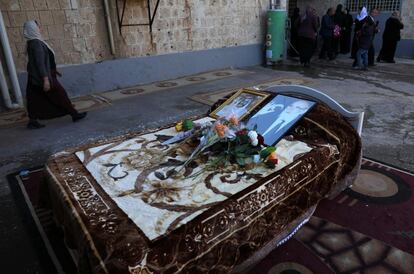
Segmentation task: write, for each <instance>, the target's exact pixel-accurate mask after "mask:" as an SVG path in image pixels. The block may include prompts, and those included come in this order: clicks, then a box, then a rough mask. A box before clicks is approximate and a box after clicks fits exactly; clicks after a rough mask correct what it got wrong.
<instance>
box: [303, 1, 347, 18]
mask: <svg viewBox="0 0 414 274" xmlns="http://www.w3.org/2000/svg"><path fill="white" fill-rule="evenodd" d="M297 3H298V4H297V6H298V7H299V9H300V11H301V13H302V12H304V11H305V9H306V6H311V7H313V8H315V9H316V12H317V13H318V15H319V17H320V18H322V16H324V15H325V14H326V12H327V11H328V8H329V7H333V8H334V9H336V6H337V5H338V4H342V5H344V6H345V3H346V0H323V1H321V0H298V1H297Z"/></svg>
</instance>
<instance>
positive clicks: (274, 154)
mask: <svg viewBox="0 0 414 274" xmlns="http://www.w3.org/2000/svg"><path fill="white" fill-rule="evenodd" d="M267 160H268V161H271V162H272V163H273V164H275V165H277V162H278V159H277V154H276V152H275V151H273V152H272V153H271V154H270V155H269V157H268V158H267Z"/></svg>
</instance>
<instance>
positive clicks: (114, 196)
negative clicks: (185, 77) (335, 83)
mask: <svg viewBox="0 0 414 274" xmlns="http://www.w3.org/2000/svg"><path fill="white" fill-rule="evenodd" d="M205 119H208V118H204V120H205ZM170 127H171V126H169V127H165V128H162V129H158V130H155V131H152V132H146V133H141V134H131V135H127V136H120V137H118V138H115V139H112V140H106V141H102V142H98V143H95V144H91V145H86V146H83V147H78V148H75V149H73V150H70V151H65V152H62V153H59V154H57V155H55V156H54V157H52V158H51V159H50V161H49V163H48V165H47V168H48V172H49V174H50V178H51V180H50V183H49V189H50V193H51V199H52V202H53V203H54V210H55V216H56V218H57V219H58V221H59V222H60V223H61V224H63V227H64V229H65V236H66V240H67V242H68V243H69V244H71V245H72V247H74V248H76V249H77V250H78V252H80V256H79V258H80V262H79V267H80V268H81V269H82V271H81V272H82V273H83V272H92V273H102V272H103V273H105V272H108V273H128V272H132V273H178V272H182V273H199V272H200V273H205V272H206V271H207V270H213V271H214V272H217V273H229V272H231V271H232V270H233V269H234V268H235V267H236V266H237V265H240V264H242V263H243V262H244V261H246V260H248V259H249V258H251V257H252V256H253V255H254V254H255V253H256V252H258V251H260V249H261V248H262V247H264V246H266V245H267V244H268V243H269V242H271V241H272V240H274V239H275V238H277V239H278V237H279V238H280V239H281V237H282V235H286V233H287V232H289V231H290V230H291V229H293V228H294V227H295V226H294V224H298V223H299V222H300V221H301V220H303V219H304V218H306V217H308V215H307V212H308V211H309V210H310V209H311V208H312V207H313V206H314V205H316V204H317V202H318V201H319V200H320V199H322V198H323V197H325V196H328V195H330V194H331V193H333V192H337V191H339V190H341V189H343V188H345V187H346V186H347V185H348V184H349V182H351V181H352V178H353V176H354V174H353V173H352V172H351V171H352V170H353V169H355V167H357V165H358V159H359V157H360V149H361V147H360V139H359V137H358V135H357V133H356V132H355V131H354V130H353V129H352V127H351V126H350V125H349V124H348V123H347V122H346V121H345V120H344V119H343V118H342V117H340V116H339V115H338V114H336V113H335V112H333V111H331V110H329V109H328V108H326V107H324V106H322V105H317V106H316V107H315V108H314V109H313V110H312V111H311V112H309V113H308V114H307V115H306V117H305V118H304V119H303V120H302V121H301V122H300V123H299V124H298V125H297V126H296V127H295V128H294V129H293V130H292V131H291V132H290V133H289V136H287V137H286V138H285V139H283V140H282V141H281V142H280V143H279V144H278V145H277V153H278V155H279V157H280V160H281V163H280V165H278V168H277V169H276V170H269V169H267V168H265V167H260V166H258V167H256V168H254V169H250V170H240V169H238V168H237V167H235V166H229V167H226V168H225V169H222V170H213V171H208V170H203V164H202V163H200V162H196V163H194V165H190V166H188V167H187V168H185V169H183V170H182V172H183V174H184V179H172V178H167V177H170V176H167V175H168V172H169V170H170V169H171V168H172V167H176V166H178V165H180V164H182V162H183V160H185V156H184V155H185V153H184V152H182V151H180V150H179V149H177V148H176V147H175V146H174V145H172V146H165V145H162V144H161V142H162V141H163V140H165V139H166V138H168V136H171V135H173V130H172V129H171V128H170ZM347 176H351V177H352V178H347ZM345 179H346V180H345ZM144 271H146V272H144Z"/></svg>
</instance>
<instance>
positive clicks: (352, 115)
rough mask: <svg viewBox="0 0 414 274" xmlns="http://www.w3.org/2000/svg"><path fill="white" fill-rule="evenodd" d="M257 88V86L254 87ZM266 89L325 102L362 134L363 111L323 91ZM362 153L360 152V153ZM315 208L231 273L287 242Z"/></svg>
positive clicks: (283, 87)
mask: <svg viewBox="0 0 414 274" xmlns="http://www.w3.org/2000/svg"><path fill="white" fill-rule="evenodd" d="M255 89H257V88H255ZM266 91H268V92H273V93H277V94H283V95H291V96H295V97H299V98H303V99H309V100H312V101H316V102H321V103H324V104H326V105H327V106H328V107H330V108H331V109H333V110H335V111H337V112H339V113H340V114H341V115H342V116H344V117H345V119H347V120H348V121H349V123H350V124H351V125H352V127H353V128H354V129H355V130H356V131H357V132H358V134H359V136H361V134H362V125H363V122H364V112H351V111H348V110H346V109H345V108H344V107H343V106H341V105H340V104H339V103H338V102H337V101H335V100H334V99H333V98H331V97H330V96H328V95H326V94H325V93H323V92H321V91H319V90H316V89H313V88H309V87H305V86H299V85H275V86H271V87H268V88H266ZM361 155H362V153H361ZM361 159H362V156H361V158H360V159H359V163H358V164H357V166H356V167H355V168H354V170H353V171H352V172H351V174H350V175H349V178H348V179H345V180H353V178H356V175H357V174H358V172H359V170H360V166H361ZM340 191H342V189H341V190H338V192H337V193H333V195H332V196H336V195H337V194H339V193H340ZM315 210H316V206H314V207H312V208H310V209H309V211H308V212H307V214H305V215H304V216H301V217H300V218H299V219H297V220H296V223H295V224H294V226H293V227H291V228H290V229H288V231H289V232H288V233H286V234H285V235H283V236H282V238H279V237H276V238H275V239H274V240H272V241H270V242H269V243H268V244H267V245H266V246H264V247H263V248H262V249H261V250H259V251H258V252H256V254H254V255H253V256H252V257H250V258H249V259H248V260H247V261H245V262H243V263H242V264H240V265H237V266H236V267H235V268H234V270H233V272H232V273H233V274H236V273H237V274H242V273H246V272H248V270H251V268H252V267H254V265H255V264H257V263H258V262H260V261H261V260H263V259H264V258H265V257H266V256H267V255H268V254H269V253H270V252H272V251H273V250H274V249H275V248H277V247H279V246H280V245H282V244H284V243H285V242H287V241H288V240H289V239H290V238H292V237H293V236H294V235H295V234H296V232H297V231H298V230H299V229H300V228H301V227H302V226H303V225H305V224H306V223H307V222H308V221H309V219H310V218H311V217H312V215H313V212H314V211H315Z"/></svg>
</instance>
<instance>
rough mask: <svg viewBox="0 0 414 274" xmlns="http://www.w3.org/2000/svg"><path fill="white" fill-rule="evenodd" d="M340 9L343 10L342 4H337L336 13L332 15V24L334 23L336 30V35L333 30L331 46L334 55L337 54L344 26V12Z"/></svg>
mask: <svg viewBox="0 0 414 274" xmlns="http://www.w3.org/2000/svg"><path fill="white" fill-rule="evenodd" d="M342 8H343V6H342V4H339V5H338V6H336V11H335V15H334V23H335V28H336V31H337V33H336V32H335V30H334V36H333V40H332V45H333V49H334V53H335V55H337V54H338V53H339V46H340V40H341V36H342V28H343V25H344V17H345V16H344V12H343V11H342Z"/></svg>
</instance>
